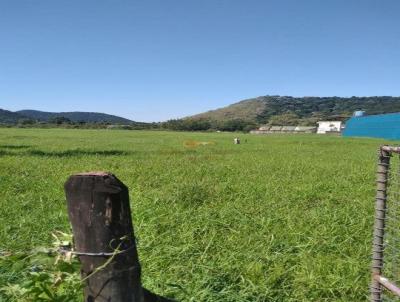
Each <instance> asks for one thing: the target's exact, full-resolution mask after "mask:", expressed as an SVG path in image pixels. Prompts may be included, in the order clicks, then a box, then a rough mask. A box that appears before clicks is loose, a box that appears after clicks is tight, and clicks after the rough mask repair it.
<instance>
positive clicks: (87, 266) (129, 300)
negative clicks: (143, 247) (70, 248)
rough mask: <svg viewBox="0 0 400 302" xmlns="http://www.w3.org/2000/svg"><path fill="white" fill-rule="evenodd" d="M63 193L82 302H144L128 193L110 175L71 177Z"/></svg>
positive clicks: (121, 184)
mask: <svg viewBox="0 0 400 302" xmlns="http://www.w3.org/2000/svg"><path fill="white" fill-rule="evenodd" d="M65 193H66V197H67V203H68V215H69V219H70V221H71V224H72V231H73V235H74V245H75V254H77V255H78V256H79V259H80V261H81V264H82V266H81V276H82V278H83V280H84V282H85V288H84V297H85V299H84V301H85V302H95V301H96V302H143V301H145V298H144V294H143V292H144V291H143V289H142V286H141V282H140V264H139V259H138V254H137V250H136V245H135V237H134V233H133V227H132V220H131V211H130V206H129V195H128V188H127V187H126V186H125V185H124V184H123V183H122V182H121V181H119V180H118V179H117V178H116V177H115V176H114V175H112V174H110V173H105V172H90V173H82V174H76V175H73V176H71V177H70V178H69V179H68V180H67V182H66V183H65ZM146 300H147V299H146Z"/></svg>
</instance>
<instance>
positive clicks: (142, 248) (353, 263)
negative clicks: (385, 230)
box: [0, 129, 383, 301]
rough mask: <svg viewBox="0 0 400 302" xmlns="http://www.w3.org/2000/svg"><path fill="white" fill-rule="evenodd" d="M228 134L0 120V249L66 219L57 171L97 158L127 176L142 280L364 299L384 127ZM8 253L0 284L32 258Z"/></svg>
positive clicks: (21, 275) (194, 297)
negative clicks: (339, 132) (357, 131)
mask: <svg viewBox="0 0 400 302" xmlns="http://www.w3.org/2000/svg"><path fill="white" fill-rule="evenodd" d="M234 136H235V134H229V133H173V132H149V131H148V132H146V131H107V130H63V129H54V130H40V129H0V192H1V198H0V251H1V250H3V251H9V252H11V253H12V254H15V255H17V254H18V251H20V252H21V251H22V252H25V251H30V250H31V249H34V248H36V247H38V246H50V245H51V242H52V237H51V233H52V232H54V231H55V230H60V231H63V232H70V226H69V222H68V218H67V213H66V206H65V197H64V192H63V184H64V182H65V180H66V179H67V177H68V176H69V175H71V174H74V173H77V172H82V171H91V170H106V171H111V172H113V173H114V174H115V175H117V176H118V178H119V179H121V180H122V181H123V182H124V183H125V184H126V185H127V186H128V187H129V188H130V198H131V208H132V212H133V220H134V227H135V232H136V235H137V237H138V249H139V256H140V261H141V264H142V271H143V277H142V279H143V283H144V286H146V287H147V288H149V289H151V290H153V291H155V292H157V293H159V294H163V295H166V296H169V297H173V298H176V299H178V300H181V301H365V300H366V296H367V295H368V282H369V276H370V273H369V264H370V246H371V244H370V242H371V237H372V233H371V230H372V223H373V208H374V196H375V191H374V190H375V185H374V179H375V165H376V151H377V148H378V146H379V145H380V144H382V143H383V141H381V140H373V139H349V138H341V137H328V136H316V135H308V136H307V135H304V136H251V135H240V137H241V139H242V144H241V145H233V143H232V140H233V137H234ZM192 140H194V141H201V142H213V143H214V144H208V145H197V146H196V145H193V146H191V144H185V142H187V141H192ZM13 259H14V258H13ZM14 260H15V263H18V261H17V257H16V258H15V259H14ZM14 260H13V261H14ZM13 261H10V260H9V259H7V257H2V258H0V287H4V286H6V285H7V284H9V285H10V284H11V285H13V284H18V283H20V282H22V281H24V279H26V278H30V277H29V276H30V275H29V274H28V273H30V272H31V271H32V267H38V265H37V264H35V263H33V264H32V262H29V265H28V264H24V265H16V264H15V263H13ZM2 299H3V300H5V301H17V300H18V299H17V298H12V297H11V294H10V293H8V294H7V292H5V291H4V290H3V291H2V293H1V294H0V300H2ZM81 299H82V297H81V296H79V295H78V296H77V297H76V301H81ZM60 301H61V300H60Z"/></svg>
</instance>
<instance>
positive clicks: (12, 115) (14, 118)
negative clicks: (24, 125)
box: [0, 109, 26, 124]
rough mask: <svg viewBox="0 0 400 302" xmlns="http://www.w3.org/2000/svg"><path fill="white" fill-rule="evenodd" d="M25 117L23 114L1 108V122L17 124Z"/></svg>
mask: <svg viewBox="0 0 400 302" xmlns="http://www.w3.org/2000/svg"><path fill="white" fill-rule="evenodd" d="M25 118H26V117H25V116H23V115H22V114H19V113H16V112H12V111H8V110H4V109H0V124H16V123H18V121H20V120H23V119H25Z"/></svg>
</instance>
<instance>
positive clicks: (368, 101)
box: [187, 96, 400, 125]
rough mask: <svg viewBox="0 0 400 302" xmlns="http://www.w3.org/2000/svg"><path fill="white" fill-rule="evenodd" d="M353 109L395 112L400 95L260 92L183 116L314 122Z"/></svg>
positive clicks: (399, 108) (344, 114) (399, 107)
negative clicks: (198, 112) (342, 95)
mask: <svg viewBox="0 0 400 302" xmlns="http://www.w3.org/2000/svg"><path fill="white" fill-rule="evenodd" d="M356 110H365V111H366V113H367V114H381V113H390V112H399V111H400V97H389V96H379V97H351V98H342V97H301V98H297V97H291V96H261V97H258V98H253V99H247V100H243V101H241V102H238V103H235V104H233V105H230V106H227V107H224V108H220V109H217V110H212V111H208V112H205V113H201V114H197V115H194V116H191V117H188V118H187V119H194V120H206V121H210V122H223V121H231V120H242V121H246V122H248V123H257V124H265V123H269V124H271V125H282V124H287V125H295V124H298V125H315V123H316V122H317V121H320V120H346V119H348V118H349V117H350V116H351V115H352V113H353V112H354V111H356Z"/></svg>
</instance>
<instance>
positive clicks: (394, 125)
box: [343, 112, 400, 140]
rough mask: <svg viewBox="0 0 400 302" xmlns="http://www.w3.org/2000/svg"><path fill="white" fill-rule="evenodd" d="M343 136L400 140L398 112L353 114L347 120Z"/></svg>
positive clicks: (399, 115) (399, 117)
mask: <svg viewBox="0 0 400 302" xmlns="http://www.w3.org/2000/svg"><path fill="white" fill-rule="evenodd" d="M343 136H355V137H376V138H385V139H395V140H400V112H398V113H387V114H376V115H366V116H353V117H352V118H351V119H349V120H348V121H347V123H346V129H345V130H344V132H343Z"/></svg>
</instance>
